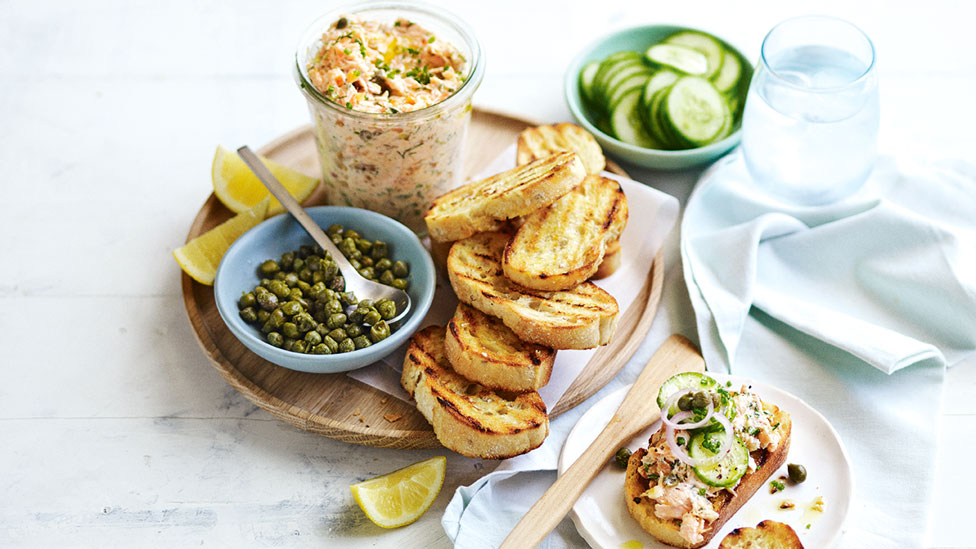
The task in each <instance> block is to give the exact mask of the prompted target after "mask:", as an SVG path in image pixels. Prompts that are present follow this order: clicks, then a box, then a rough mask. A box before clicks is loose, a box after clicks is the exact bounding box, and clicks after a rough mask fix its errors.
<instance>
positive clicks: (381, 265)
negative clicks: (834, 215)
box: [373, 257, 393, 271]
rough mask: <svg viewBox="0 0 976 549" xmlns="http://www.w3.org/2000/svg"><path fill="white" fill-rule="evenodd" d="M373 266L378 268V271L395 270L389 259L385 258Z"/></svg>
mask: <svg viewBox="0 0 976 549" xmlns="http://www.w3.org/2000/svg"><path fill="white" fill-rule="evenodd" d="M373 266H374V267H376V270H377V271H385V270H387V269H392V268H393V262H392V261H390V259H389V258H387V257H384V258H383V259H380V260H378V261H377V262H376V263H375V264H374V265H373Z"/></svg>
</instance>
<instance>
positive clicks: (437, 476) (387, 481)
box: [349, 456, 447, 528]
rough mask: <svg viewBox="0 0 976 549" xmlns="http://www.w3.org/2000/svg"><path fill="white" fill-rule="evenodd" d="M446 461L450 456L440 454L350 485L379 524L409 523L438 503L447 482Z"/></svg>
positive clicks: (382, 525) (363, 507)
mask: <svg viewBox="0 0 976 549" xmlns="http://www.w3.org/2000/svg"><path fill="white" fill-rule="evenodd" d="M446 465H447V459H446V458H444V457H443V456H438V457H434V458H430V459H428V460H425V461H421V462H418V463H414V464H413V465H410V466H408V467H404V468H403V469H400V470H399V471H393V472H392V473H389V474H386V475H383V476H380V477H376V478H374V479H370V480H366V481H363V482H360V483H359V484H353V485H352V486H350V487H349V489H350V490H351V491H352V497H354V498H355V499H356V503H358V504H359V508H360V509H362V510H363V512H364V513H366V516H367V517H369V520H371V521H373V523H374V524H376V525H377V526H381V527H383V528H397V527H400V526H406V525H407V524H410V523H411V522H413V521H415V520H417V519H419V518H420V517H421V516H422V515H423V514H424V513H425V512H426V511H427V509H428V508H430V505H431V504H432V503H434V499H436V498H437V494H438V493H440V491H441V486H442V485H443V484H444V470H445V468H446Z"/></svg>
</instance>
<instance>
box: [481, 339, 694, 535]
mask: <svg viewBox="0 0 976 549" xmlns="http://www.w3.org/2000/svg"><path fill="white" fill-rule="evenodd" d="M704 371H705V360H704V359H703V358H702V356H701V354H700V353H699V352H698V349H696V348H695V346H694V345H693V344H692V343H691V342H690V341H688V339H687V338H685V337H684V336H680V335H677V334H676V335H673V336H671V337H669V338H668V339H667V340H666V341H665V342H664V344H662V345H661V347H660V348H659V349H658V350H657V351H656V352H655V353H654V356H652V357H651V360H649V361H648V362H647V365H646V366H644V370H643V371H641V373H640V375H639V376H638V377H637V381H635V382H634V386H633V387H631V389H630V391H628V392H627V396H626V397H624V401H623V402H622V403H620V407H619V408H617V412H616V413H615V414H614V415H613V417H612V418H611V419H610V423H608V424H607V426H606V427H604V429H603V431H601V432H600V434H599V435H598V436H597V437H596V440H594V441H593V443H592V444H590V446H589V447H588V448H587V449H586V451H584V452H583V454H582V455H581V456H580V457H579V458H577V459H576V461H575V462H573V464H572V465H571V466H570V467H569V469H567V470H566V472H565V473H563V474H562V475H561V476H560V477H559V478H558V479H556V482H554V483H553V485H552V486H550V487H549V489H548V490H546V492H545V493H544V494H542V497H541V498H539V501H537V502H536V503H535V505H533V506H532V508H531V509H529V511H528V512H527V513H525V516H524V517H522V520H520V521H519V523H518V524H516V525H515V528H514V529H512V531H511V533H509V534H508V537H506V538H505V541H503V542H502V544H501V547H500V549H521V548H524V547H536V546H538V545H539V544H540V543H542V540H543V539H545V537H546V535H547V534H548V533H549V532H551V531H552V529H553V528H555V527H556V525H557V524H559V521H561V520H562V519H563V517H564V516H566V513H568V512H569V510H570V509H572V508H573V504H574V503H576V500H577V499H578V498H579V497H580V494H582V493H583V490H585V489H586V486H587V485H588V484H589V483H590V481H591V480H593V477H595V476H596V474H597V473H598V472H600V470H601V469H603V467H604V466H605V465H606V464H607V461H609V460H610V457H611V456H613V455H614V454H615V453H616V452H617V450H618V449H619V448H620V447H621V446H622V445H623V444H625V443H626V442H628V441H629V440H630V439H631V438H633V437H634V435H636V434H637V433H639V432H641V431H643V430H644V429H646V428H647V427H648V426H650V425H651V424H652V423H654V422H655V421H657V420H658V419H659V418H660V415H661V409H660V408H658V405H657V392H658V389H659V388H660V387H661V384H662V383H664V381H665V380H666V379H668V378H669V377H671V376H673V375H675V374H677V373H680V372H704ZM623 489H624V487H623V485H621V486H620V491H621V494H622V493H623ZM621 502H623V496H621ZM621 504H622V503H621Z"/></svg>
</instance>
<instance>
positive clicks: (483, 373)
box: [444, 303, 556, 393]
mask: <svg viewBox="0 0 976 549" xmlns="http://www.w3.org/2000/svg"><path fill="white" fill-rule="evenodd" d="M444 350H445V352H446V353H447V359H448V360H449V361H450V362H451V366H452V367H453V368H454V371H455V372H457V373H459V374H461V375H462V376H464V377H466V378H468V379H470V380H471V381H474V382H477V383H480V384H481V385H484V386H485V387H488V388H489V389H500V390H503V391H513V392H519V393H521V392H525V391H534V390H536V389H538V388H539V387H542V386H544V385H545V384H546V383H549V375H550V374H552V363H553V361H554V360H555V359H556V351H554V350H552V349H550V348H549V347H545V346H543V345H539V344H537V343H527V342H525V341H522V340H521V339H519V338H518V336H517V335H515V332H513V331H512V330H511V329H510V328H509V327H508V326H505V324H504V323H503V322H502V321H501V319H499V318H496V317H493V316H489V315H486V314H485V313H483V312H481V311H479V310H478V309H475V308H474V307H469V306H468V305H465V304H464V303H461V304H459V305H458V307H457V311H455V312H454V318H452V319H451V320H450V321H449V322H448V323H447V335H446V336H445V338H444Z"/></svg>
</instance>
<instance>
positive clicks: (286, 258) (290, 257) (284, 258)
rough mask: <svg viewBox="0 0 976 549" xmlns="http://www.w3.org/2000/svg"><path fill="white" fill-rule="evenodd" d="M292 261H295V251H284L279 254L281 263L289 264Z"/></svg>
mask: <svg viewBox="0 0 976 549" xmlns="http://www.w3.org/2000/svg"><path fill="white" fill-rule="evenodd" d="M293 261H295V252H285V253H283V254H281V264H282V265H286V266H291V264H292V262H293Z"/></svg>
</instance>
